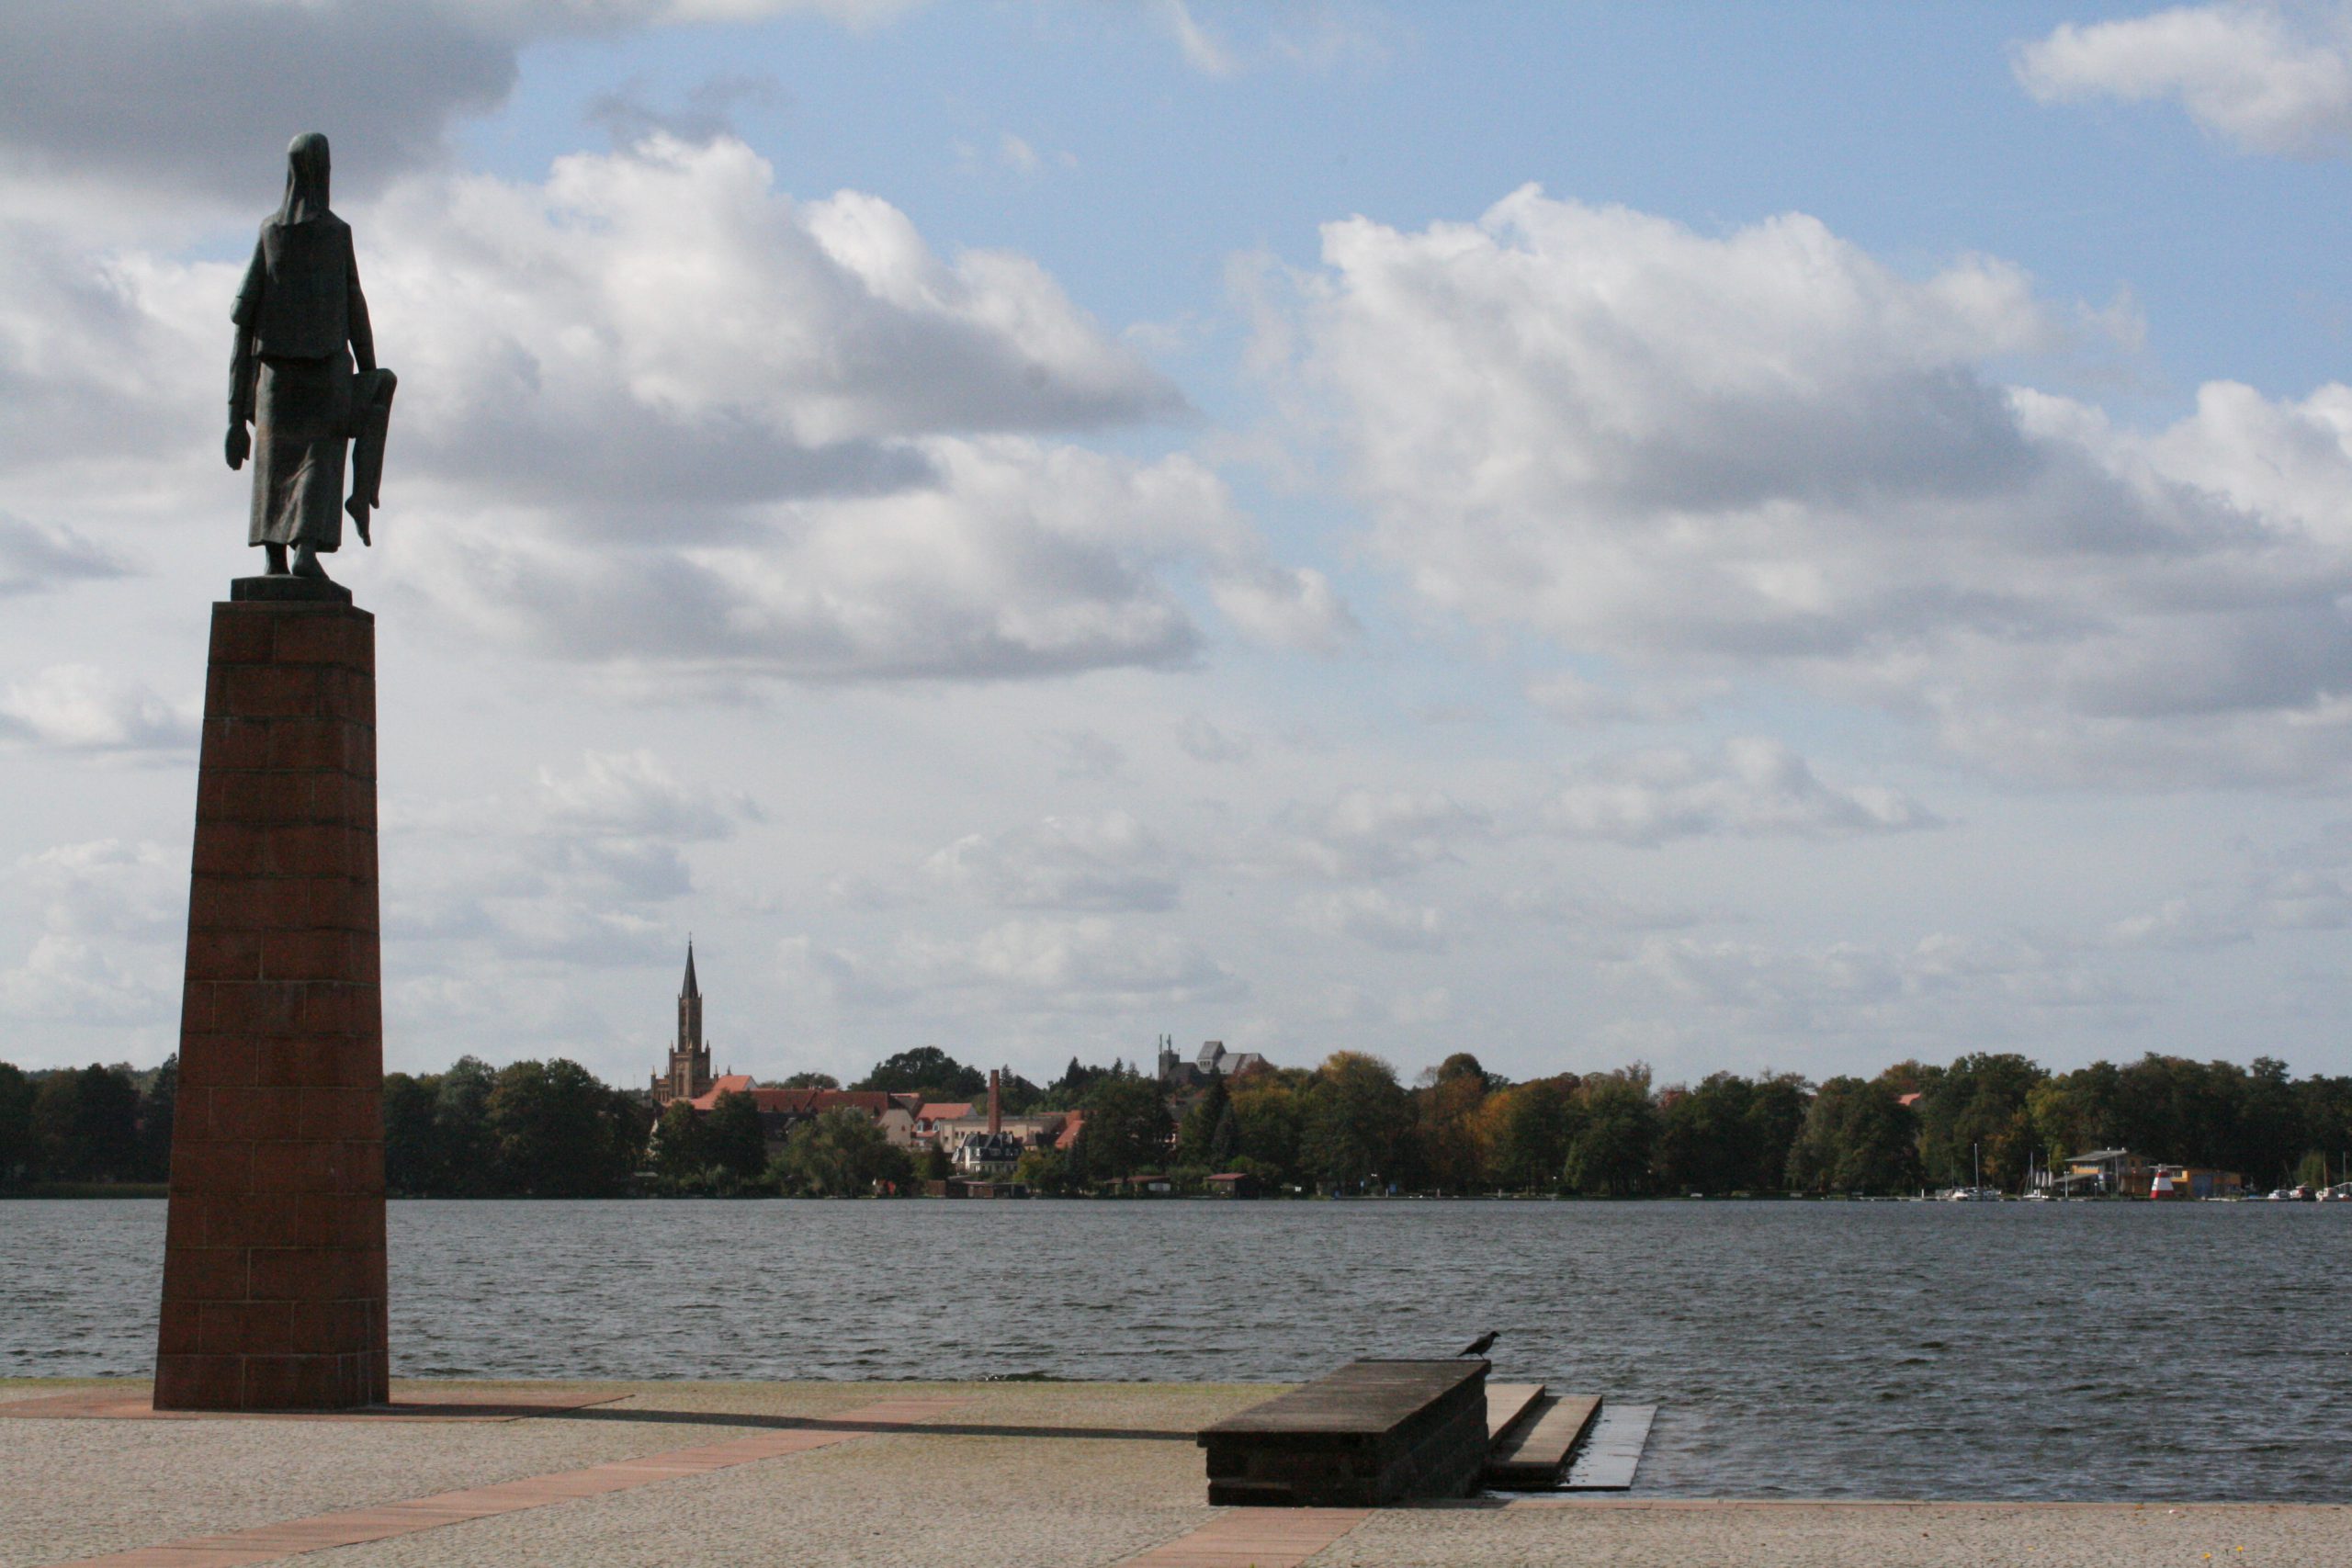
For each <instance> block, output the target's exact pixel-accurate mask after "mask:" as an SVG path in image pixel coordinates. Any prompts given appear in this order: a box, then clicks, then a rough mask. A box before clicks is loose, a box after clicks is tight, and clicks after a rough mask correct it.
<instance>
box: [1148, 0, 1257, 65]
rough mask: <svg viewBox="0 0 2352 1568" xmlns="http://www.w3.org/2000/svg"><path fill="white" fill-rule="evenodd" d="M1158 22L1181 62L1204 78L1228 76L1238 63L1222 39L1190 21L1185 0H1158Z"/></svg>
mask: <svg viewBox="0 0 2352 1568" xmlns="http://www.w3.org/2000/svg"><path fill="white" fill-rule="evenodd" d="M1159 16H1160V20H1161V22H1162V24H1163V25H1164V26H1166V28H1168V31H1169V34H1170V37H1172V38H1174V39H1175V40H1176V47H1177V48H1178V49H1179V50H1180V51H1182V53H1183V56H1184V63H1185V64H1187V65H1189V66H1191V67H1192V68H1193V70H1195V71H1198V72H1199V73H1201V74H1203V75H1204V76H1230V75H1233V74H1234V73H1236V72H1238V71H1239V70H1240V69H1241V63H1240V62H1239V61H1238V60H1236V59H1235V58H1234V56H1233V51H1231V50H1230V49H1228V48H1227V46H1226V43H1225V40H1224V39H1220V38H1218V37H1217V36H1216V34H1215V33H1212V32H1211V31H1209V30H1208V29H1207V28H1204V27H1203V26H1201V24H1200V23H1199V22H1198V21H1196V20H1194V19H1193V8H1192V7H1191V6H1188V5H1186V4H1185V0H1159Z"/></svg>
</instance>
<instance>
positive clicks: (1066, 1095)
mask: <svg viewBox="0 0 2352 1568" xmlns="http://www.w3.org/2000/svg"><path fill="white" fill-rule="evenodd" d="M1110 1070H1111V1069H1110V1068H1108V1067H1090V1066H1086V1065H1085V1064H1084V1063H1082V1062H1080V1060H1079V1059H1078V1058H1077V1057H1075V1056H1072V1057H1071V1058H1070V1059H1069V1066H1067V1067H1065V1068H1063V1069H1062V1076H1061V1077H1057V1078H1056V1079H1055V1080H1054V1081H1053V1082H1051V1083H1049V1084H1047V1085H1046V1088H1045V1091H1044V1092H1043V1093H1042V1094H1040V1095H1039V1096H1038V1097H1037V1109H1039V1110H1041V1111H1075V1110H1077V1109H1078V1108H1079V1107H1080V1106H1081V1105H1084V1104H1085V1103H1086V1091H1087V1090H1088V1089H1092V1088H1093V1087H1094V1080H1095V1079H1097V1078H1099V1077H1103V1074H1105V1073H1107V1072H1109V1071H1110Z"/></svg>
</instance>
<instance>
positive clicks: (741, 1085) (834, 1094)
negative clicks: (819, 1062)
mask: <svg viewBox="0 0 2352 1568" xmlns="http://www.w3.org/2000/svg"><path fill="white" fill-rule="evenodd" d="M722 1094H748V1095H750V1096H751V1097H752V1104H753V1105H756V1106H758V1107H759V1108H760V1109H761V1110H762V1111H765V1112H767V1113H768V1114H769V1115H771V1116H775V1115H782V1116H815V1115H818V1114H819V1113H820V1112H822V1111H839V1110H842V1108H844V1107H846V1108H848V1109H850V1110H853V1111H865V1113H866V1114H867V1115H868V1116H872V1117H876V1118H879V1117H880V1116H881V1115H882V1114H883V1112H885V1111H891V1110H894V1109H897V1108H898V1102H897V1098H896V1097H895V1096H893V1095H889V1094H887V1093H885V1092H883V1091H882V1090H881V1089H753V1088H752V1077H751V1075H750V1074H749V1073H729V1074H728V1075H727V1076H726V1077H723V1078H719V1079H718V1080H717V1081H715V1082H714V1083H712V1085H711V1086H710V1092H709V1093H708V1094H704V1095H698V1096H696V1097H695V1099H694V1100H691V1101H689V1102H688V1103H690V1104H692V1105H693V1106H694V1108H695V1110H696V1111H709V1110H713V1109H715V1108H716V1107H717V1106H718V1097H719V1096H720V1095H722Z"/></svg>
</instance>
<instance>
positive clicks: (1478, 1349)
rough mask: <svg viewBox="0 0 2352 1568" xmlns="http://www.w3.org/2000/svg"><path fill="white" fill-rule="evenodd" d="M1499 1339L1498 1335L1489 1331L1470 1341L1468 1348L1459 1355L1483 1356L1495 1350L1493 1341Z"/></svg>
mask: <svg viewBox="0 0 2352 1568" xmlns="http://www.w3.org/2000/svg"><path fill="white" fill-rule="evenodd" d="M1499 1337H1500V1336H1499V1335H1498V1334H1496V1333H1494V1332H1493V1331H1492V1330H1489V1331H1487V1333H1485V1334H1481V1335H1480V1336H1478V1337H1477V1338H1476V1339H1473V1340H1472V1341H1470V1345H1469V1348H1467V1349H1465V1350H1464V1351H1462V1352H1461V1353H1462V1354H1463V1355H1464V1356H1483V1355H1485V1354H1486V1353H1487V1351H1489V1350H1491V1349H1493V1348H1495V1341H1496V1340H1497V1339H1498V1338H1499Z"/></svg>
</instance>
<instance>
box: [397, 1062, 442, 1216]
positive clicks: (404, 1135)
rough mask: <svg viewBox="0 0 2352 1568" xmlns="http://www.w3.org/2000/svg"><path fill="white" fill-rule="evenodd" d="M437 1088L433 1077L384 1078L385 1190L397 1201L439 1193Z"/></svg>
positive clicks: (439, 1083) (435, 1078) (404, 1075)
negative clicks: (436, 1123) (436, 1128)
mask: <svg viewBox="0 0 2352 1568" xmlns="http://www.w3.org/2000/svg"><path fill="white" fill-rule="evenodd" d="M440 1089H441V1081H440V1079H439V1078H438V1077H435V1076H432V1075H427V1076H425V1077H413V1076H412V1075H410V1074H407V1073H386V1074H385V1075H384V1190H385V1191H387V1192H389V1193H390V1194H391V1195H392V1196H394V1197H396V1198H428V1197H434V1196H436V1195H437V1194H438V1192H439V1189H440V1171H439V1169H438V1168H437V1161H436V1159H435V1152H436V1143H437V1140H436V1137H435V1125H434V1111H435V1106H436V1103H437V1100H438V1096H439V1093H440Z"/></svg>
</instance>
